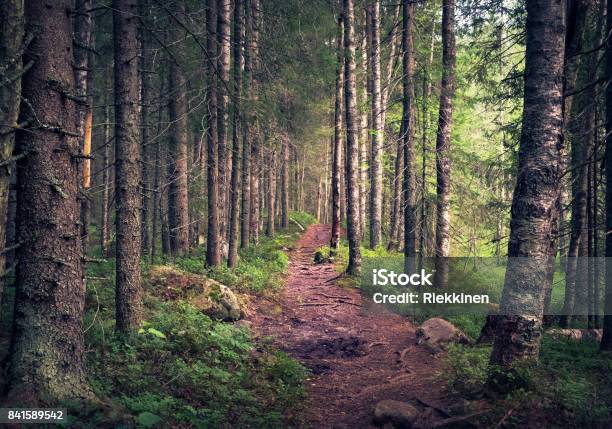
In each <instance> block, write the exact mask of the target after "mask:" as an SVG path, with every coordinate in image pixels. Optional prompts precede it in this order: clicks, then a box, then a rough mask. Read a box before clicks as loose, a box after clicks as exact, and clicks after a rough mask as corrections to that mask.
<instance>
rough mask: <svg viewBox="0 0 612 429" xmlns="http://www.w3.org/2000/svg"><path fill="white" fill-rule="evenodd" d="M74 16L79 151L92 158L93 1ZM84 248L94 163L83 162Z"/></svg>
mask: <svg viewBox="0 0 612 429" xmlns="http://www.w3.org/2000/svg"><path fill="white" fill-rule="evenodd" d="M75 6H76V7H75V10H74V12H75V14H74V23H73V31H74V34H73V38H74V40H75V44H74V45H75V46H74V79H75V95H76V96H77V97H78V98H79V99H81V100H82V101H83V102H82V103H81V104H80V105H78V106H77V133H78V134H79V136H80V137H79V140H80V143H79V144H80V147H81V152H82V155H84V156H90V155H91V126H92V120H93V119H92V115H93V110H92V106H91V104H92V101H93V100H92V97H91V96H90V95H89V93H91V92H92V90H93V89H92V88H89V87H88V83H89V82H90V81H91V80H92V79H91V76H90V74H91V73H90V70H91V69H92V65H93V64H89V62H90V61H89V60H90V57H91V54H90V49H91V48H92V40H93V39H92V29H93V23H92V19H91V13H90V12H89V10H90V9H91V6H92V2H91V0H83V1H78V2H75ZM80 175H81V188H82V190H81V191H82V195H81V215H80V218H81V220H80V222H81V244H82V245H83V252H85V251H86V250H87V242H88V240H87V237H88V233H89V231H88V230H89V211H90V207H89V206H90V204H89V195H88V192H89V187H90V179H91V160H90V159H87V158H83V159H82V160H81V171H80Z"/></svg>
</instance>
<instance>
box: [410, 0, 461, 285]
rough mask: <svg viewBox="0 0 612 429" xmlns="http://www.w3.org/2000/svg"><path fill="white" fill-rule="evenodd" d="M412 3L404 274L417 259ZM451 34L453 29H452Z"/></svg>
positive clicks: (411, 14) (412, 268) (411, 18)
mask: <svg viewBox="0 0 612 429" xmlns="http://www.w3.org/2000/svg"><path fill="white" fill-rule="evenodd" d="M413 11H414V4H413V2H412V0H404V5H403V32H402V50H403V52H402V65H403V75H402V76H403V77H402V83H403V91H404V92H403V97H402V107H403V114H402V129H403V133H404V134H403V135H402V146H403V148H404V154H403V155H404V180H403V186H402V190H403V191H404V198H403V200H404V204H405V207H404V272H406V273H412V272H413V271H414V269H415V263H414V262H415V257H416V226H417V225H416V211H417V207H416V174H415V173H416V169H415V168H414V167H415V165H414V160H415V147H414V146H415V145H414V124H415V120H414V117H413V116H414V109H413V106H414V103H413V98H414V56H413V55H414V54H413V52H414V46H413V39H412V26H413V25H414V24H413V23H414V13H413ZM451 31H452V28H451Z"/></svg>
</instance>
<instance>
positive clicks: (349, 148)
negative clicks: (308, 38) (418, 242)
mask: <svg viewBox="0 0 612 429" xmlns="http://www.w3.org/2000/svg"><path fill="white" fill-rule="evenodd" d="M343 2H344V3H343V4H344V11H343V17H344V82H345V85H344V101H345V107H346V110H345V117H346V135H347V139H346V140H347V145H346V177H347V190H346V193H347V205H346V217H347V227H348V228H347V236H348V242H349V261H348V267H347V270H346V271H347V273H348V274H349V275H359V274H360V272H361V250H360V248H359V242H360V239H359V238H360V230H359V125H358V116H357V87H356V86H357V85H356V82H355V10H354V4H353V0H343Z"/></svg>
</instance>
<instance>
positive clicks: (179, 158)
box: [168, 0, 189, 256]
mask: <svg viewBox="0 0 612 429" xmlns="http://www.w3.org/2000/svg"><path fill="white" fill-rule="evenodd" d="M175 7H176V11H175V13H176V15H177V16H179V18H184V16H185V2H184V0H179V1H178V2H176V6H175ZM179 37H180V39H182V38H183V37H184V35H183V33H182V32H181V33H180V34H179ZM173 57H174V58H172V59H171V60H170V68H169V83H168V85H169V87H170V88H172V90H173V91H174V93H173V96H172V97H170V100H169V101H170V103H169V105H168V112H169V115H170V118H169V119H170V124H171V125H170V127H171V128H170V142H169V145H168V146H169V152H170V153H169V156H168V161H169V162H168V183H169V186H168V222H169V226H170V249H171V251H172V254H173V255H179V256H180V255H184V254H185V253H187V252H188V251H189V196H188V183H187V170H188V156H189V155H188V147H187V141H188V139H189V137H188V135H187V134H188V131H189V122H188V112H187V110H188V109H187V81H186V79H185V73H184V71H183V67H184V66H185V55H184V45H183V43H178V46H177V49H175V50H174V53H173Z"/></svg>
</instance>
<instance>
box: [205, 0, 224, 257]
mask: <svg viewBox="0 0 612 429" xmlns="http://www.w3.org/2000/svg"><path fill="white" fill-rule="evenodd" d="M216 4H217V0H208V1H207V2H206V6H207V8H206V31H207V40H206V50H207V56H208V58H209V60H208V61H207V63H206V64H207V66H208V68H207V73H208V87H207V94H206V95H207V97H206V98H207V99H208V109H207V115H206V122H207V128H206V148H207V158H208V168H207V170H206V177H207V180H206V186H207V194H208V226H207V231H206V265H207V266H209V267H214V266H217V265H219V264H221V249H220V247H219V237H220V236H221V226H220V224H219V223H220V220H219V200H221V201H223V197H222V196H221V195H220V189H219V175H220V174H221V168H220V167H219V164H218V162H219V154H218V150H219V144H218V140H217V138H218V133H217V124H218V122H217V84H216V82H217V78H218V76H217V70H216V65H215V63H214V61H213V59H214V58H215V57H216V56H217V41H216V38H215V32H216V21H217V10H216Z"/></svg>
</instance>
